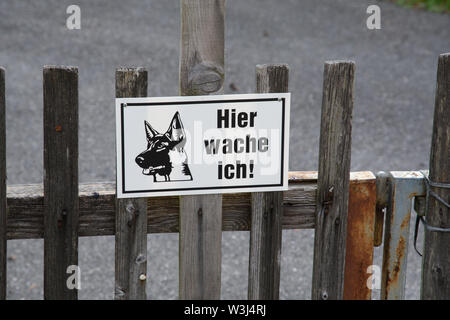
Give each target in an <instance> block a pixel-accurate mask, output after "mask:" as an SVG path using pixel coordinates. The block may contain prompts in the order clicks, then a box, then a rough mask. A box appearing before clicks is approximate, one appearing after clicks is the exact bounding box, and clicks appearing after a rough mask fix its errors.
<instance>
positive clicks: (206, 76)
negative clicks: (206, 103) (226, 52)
mask: <svg viewBox="0 0 450 320" xmlns="http://www.w3.org/2000/svg"><path fill="white" fill-rule="evenodd" d="M223 79H224V73H223V69H222V68H221V67H220V66H216V65H215V64H214V63H212V62H208V61H204V62H202V63H199V64H197V65H195V66H194V67H193V68H192V70H191V71H190V72H189V75H188V91H189V94H190V95H207V94H212V93H215V92H218V91H220V90H221V89H222V87H223Z"/></svg>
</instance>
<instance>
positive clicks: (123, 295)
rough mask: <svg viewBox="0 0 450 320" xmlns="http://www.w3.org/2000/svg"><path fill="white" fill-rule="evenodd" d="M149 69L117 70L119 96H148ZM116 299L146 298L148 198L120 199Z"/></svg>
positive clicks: (116, 247)
mask: <svg viewBox="0 0 450 320" xmlns="http://www.w3.org/2000/svg"><path fill="white" fill-rule="evenodd" d="M147 84H148V80H147V71H146V70H145V69H143V68H120V69H117V70H116V97H117V98H128V97H146V96H147ZM116 208H117V209H116V210H117V211H116V234H115V235H116V241H115V243H116V245H115V290H114V298H115V299H116V300H128V299H130V300H131V299H133V300H138V299H139V300H145V299H146V298H147V295H146V283H147V281H146V279H147V199H146V198H136V199H120V200H117V204H116Z"/></svg>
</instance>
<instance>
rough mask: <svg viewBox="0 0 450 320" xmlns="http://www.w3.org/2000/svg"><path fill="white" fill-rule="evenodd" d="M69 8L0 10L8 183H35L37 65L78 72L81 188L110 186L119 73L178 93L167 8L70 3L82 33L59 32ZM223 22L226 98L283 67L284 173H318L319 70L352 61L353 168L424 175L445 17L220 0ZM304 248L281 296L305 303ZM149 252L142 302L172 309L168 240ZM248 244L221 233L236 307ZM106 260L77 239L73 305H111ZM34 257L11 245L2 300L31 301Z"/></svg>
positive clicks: (0, 5)
mask: <svg viewBox="0 0 450 320" xmlns="http://www.w3.org/2000/svg"><path fill="white" fill-rule="evenodd" d="M72 3H73V2H72V1H68V0H63V1H56V0H51V1H50V0H41V1H31V0H19V1H1V2H0V43H1V49H0V65H2V66H4V67H6V70H7V74H6V75H7V83H6V90H7V148H8V154H7V161H8V163H7V170H8V183H9V184H19V183H39V182H41V181H42V176H43V170H42V166H43V160H42V143H43V130H42V66H43V65H47V64H52V65H55V64H56V65H57V64H63V65H76V66H78V67H79V86H80V133H79V135H80V147H79V148H80V161H79V172H80V180H81V182H89V181H112V180H114V179H115V178H114V176H115V162H114V139H115V138H114V104H113V102H114V70H115V68H116V67H119V66H145V67H147V68H148V69H149V80H150V87H149V92H150V94H151V95H153V96H167V95H176V94H177V87H178V84H177V77H178V55H179V1H178V0H176V1H175V0H172V1H156V0H155V1H149V0H146V1H142V0H140V1H138V0H129V1H118V0H114V1H113V0H109V1H106V0H97V1H87V0H79V1H77V4H79V5H80V7H81V11H82V12H81V18H82V29H81V30H68V29H67V28H66V27H65V21H66V17H67V15H66V13H65V11H66V8H67V6H68V5H70V4H72ZM374 3H375V4H378V5H379V6H380V7H381V18H382V29H381V30H372V31H370V30H368V29H367V28H366V18H367V16H368V15H367V14H366V8H367V7H368V5H370V4H374ZM226 15H227V26H226V73H227V74H226V90H225V91H226V93H250V92H253V91H254V87H255V83H254V68H255V65H256V64H258V63H275V62H283V63H288V64H289V65H290V67H291V80H290V91H291V92H292V114H291V128H292V130H291V146H290V152H291V157H290V169H291V170H316V169H317V159H318V141H319V124H320V107H321V98H322V96H321V95H322V94H321V90H322V73H323V63H324V61H326V60H334V59H352V60H354V61H356V64H357V71H356V97H355V108H354V115H353V146H352V170H353V171H357V170H373V171H378V170H417V169H424V168H427V166H428V155H429V143H430V139H431V128H432V113H433V107H434V88H435V81H436V80H435V78H436V65H437V63H436V62H437V56H438V55H439V54H440V53H444V52H449V51H450V37H449V30H450V16H449V15H444V14H436V13H429V12H425V11H419V10H413V9H405V8H401V7H398V6H396V5H394V4H392V3H391V2H385V1H383V2H380V1H375V0H372V1H366V0H346V1H344V0H322V1H320V3H319V2H317V1H314V0H309V1H306V0H303V1H300V0H284V1H279V2H278V1H277V2H276V3H275V1H270V0H247V1H238V0H227V14H226ZM231 84H233V87H236V88H237V91H232V90H231V89H229V88H230V87H231ZM313 238H314V237H313V231H312V230H297V231H284V232H283V254H282V269H281V298H283V299H309V298H310V290H311V274H312V270H311V267H312V255H313ZM148 241H149V277H150V281H149V283H148V285H149V289H148V292H149V298H151V299H173V298H176V297H177V287H178V264H177V259H178V237H177V235H150V236H149V237H148ZM248 241H249V234H248V233H247V232H226V233H224V235H223V248H222V252H223V270H222V296H223V298H225V299H231V298H233V299H245V298H246V291H247V274H248V270H247V264H248ZM113 259H114V238H113V237H99V238H82V239H80V267H81V272H82V290H81V291H80V294H79V296H80V298H81V299H99V298H100V299H110V298H112V297H113V287H114V260H113ZM42 260H43V241H42V240H26V241H18V240H16V241H9V242H8V298H10V299H21V298H25V299H41V298H42V287H43V280H42V273H43V269H42ZM380 262H381V260H380V250H379V249H377V250H376V263H378V264H380ZM408 264H409V268H408V276H407V283H408V284H407V298H408V299H416V298H418V297H419V279H420V259H419V257H418V256H417V255H416V254H415V253H414V252H413V250H410V253H409V256H408ZM378 293H379V292H375V297H377V296H378Z"/></svg>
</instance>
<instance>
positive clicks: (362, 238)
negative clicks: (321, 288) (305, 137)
mask: <svg viewBox="0 0 450 320" xmlns="http://www.w3.org/2000/svg"><path fill="white" fill-rule="evenodd" d="M375 182H376V178H375V175H374V174H373V173H372V172H370V171H365V172H351V173H350V188H349V198H348V222H347V244H346V250H345V276H344V299H345V300H370V299H371V294H372V290H371V289H370V288H369V287H368V286H367V279H368V274H367V268H368V267H369V266H371V265H372V264H373V243H374V224H375V202H376V183H375Z"/></svg>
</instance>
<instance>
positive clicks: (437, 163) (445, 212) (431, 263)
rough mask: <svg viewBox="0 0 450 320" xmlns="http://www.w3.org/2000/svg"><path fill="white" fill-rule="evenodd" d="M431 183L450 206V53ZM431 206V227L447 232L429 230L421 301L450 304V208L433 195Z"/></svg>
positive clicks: (442, 78) (440, 80) (440, 90)
mask: <svg viewBox="0 0 450 320" xmlns="http://www.w3.org/2000/svg"><path fill="white" fill-rule="evenodd" d="M429 179H430V185H429V188H430V189H431V190H430V191H433V192H435V193H436V194H437V195H438V196H439V197H440V198H441V199H443V201H445V202H446V203H447V204H448V203H450V186H449V184H450V53H447V54H442V55H441V56H440V57H439V62H438V69H437V86H436V102H435V109H434V123H433V137H432V140H431V153H430V171H429ZM432 183H433V186H432V185H431V184H432ZM436 184H446V186H437V185H436ZM427 204H428V207H427V208H426V209H425V211H426V216H425V217H426V222H427V224H428V225H430V226H432V227H437V228H442V229H447V231H446V232H444V230H441V231H430V230H428V229H427V228H425V242H424V253H423V270H422V287H421V298H422V299H426V300H429V299H442V300H449V299H450V232H449V229H450V208H449V207H448V206H445V205H444V203H442V202H439V201H438V200H437V198H436V197H434V196H431V195H429V196H428V201H427Z"/></svg>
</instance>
